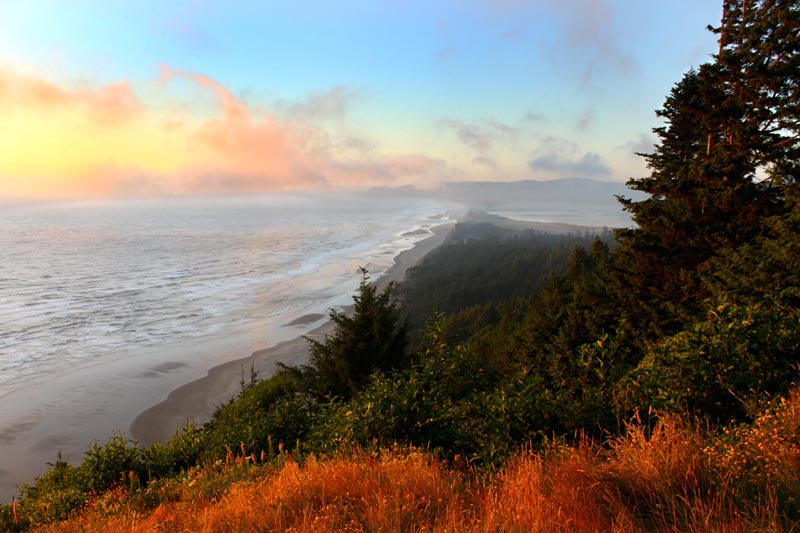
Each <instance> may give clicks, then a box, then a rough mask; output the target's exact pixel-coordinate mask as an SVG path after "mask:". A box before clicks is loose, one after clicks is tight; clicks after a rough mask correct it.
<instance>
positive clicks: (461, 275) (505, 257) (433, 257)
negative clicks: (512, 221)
mask: <svg viewBox="0 0 800 533" xmlns="http://www.w3.org/2000/svg"><path fill="white" fill-rule="evenodd" d="M486 226H487V224H485V223H483V224H475V223H466V224H465V223H460V224H458V225H456V228H455V229H454V230H453V233H452V235H451V237H450V238H449V239H448V242H447V243H446V244H445V245H443V246H441V247H440V248H438V249H436V250H433V251H432V252H431V253H429V254H428V255H427V256H425V258H424V259H423V260H422V261H421V262H420V263H419V264H418V265H416V266H415V267H413V268H411V269H409V270H408V272H407V274H406V282H405V283H403V284H402V285H401V287H400V293H401V296H402V301H403V305H404V307H405V309H406V310H407V312H408V314H409V316H410V322H411V326H412V328H413V329H415V330H419V329H422V328H423V327H424V325H425V321H426V320H427V318H428V317H430V316H431V315H432V314H433V313H434V312H442V313H446V314H448V315H450V317H451V318H450V319H448V320H447V322H449V325H448V330H454V331H455V332H457V333H459V334H460V338H466V337H469V336H470V335H471V334H474V333H475V332H477V331H479V330H480V329H481V328H482V327H483V326H486V325H489V324H493V323H496V322H497V321H498V320H499V319H500V317H501V316H502V315H503V314H504V312H505V311H504V307H503V306H504V305H512V306H515V307H519V300H520V299H527V298H529V297H530V296H531V295H532V294H534V293H535V292H536V291H538V290H540V289H541V288H542V287H543V286H545V285H546V284H547V283H548V282H549V281H550V279H551V278H552V276H553V275H560V274H561V273H563V272H564V271H565V270H566V265H567V261H568V260H569V257H570V254H571V253H572V251H573V250H574V249H575V248H576V247H578V248H589V247H590V246H591V245H592V242H593V241H594V240H595V239H596V237H595V236H594V235H566V236H565V235H552V234H546V233H540V232H536V231H516V232H515V231H512V230H508V229H506V230H504V231H502V233H500V234H499V235H495V234H494V233H493V232H491V231H489V230H487V229H486ZM488 226H490V227H492V228H496V227H495V226H491V225H488ZM496 229H498V230H499V228H496ZM602 238H603V239H604V240H605V241H606V242H608V241H609V240H610V234H605V235H603V236H602ZM515 301H516V302H515Z"/></svg>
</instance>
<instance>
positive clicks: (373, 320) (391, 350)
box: [288, 268, 408, 400]
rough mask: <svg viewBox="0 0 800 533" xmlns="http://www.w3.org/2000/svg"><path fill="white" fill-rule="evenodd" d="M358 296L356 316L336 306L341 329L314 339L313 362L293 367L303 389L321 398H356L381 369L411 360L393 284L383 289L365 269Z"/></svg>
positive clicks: (336, 320)
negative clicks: (372, 376)
mask: <svg viewBox="0 0 800 533" xmlns="http://www.w3.org/2000/svg"><path fill="white" fill-rule="evenodd" d="M361 272H362V275H363V277H362V280H361V285H360V286H359V289H358V294H357V295H356V296H354V297H353V301H354V302H355V306H354V308H353V312H352V315H348V314H346V313H340V312H338V311H336V310H331V312H330V318H331V320H332V321H333V322H334V323H335V324H336V332H335V333H334V334H333V335H330V336H326V337H325V340H324V342H319V341H316V340H314V339H308V341H309V342H310V344H311V361H310V364H309V365H307V366H303V367H300V368H289V369H288V370H289V371H290V372H292V373H293V374H294V375H295V377H297V378H299V380H300V383H301V387H302V388H303V389H304V391H305V392H306V393H308V394H309V395H311V396H312V397H313V398H315V399H317V400H327V399H331V398H337V399H340V400H347V399H350V398H351V397H352V396H353V395H354V394H355V393H356V392H358V391H359V390H361V389H362V388H363V387H364V385H365V384H366V382H367V378H368V377H369V376H370V374H372V373H373V372H375V371H378V370H380V371H384V372H387V371H391V370H393V369H396V368H398V367H400V366H401V365H402V364H403V362H404V358H405V354H406V345H407V337H408V328H407V326H406V324H405V322H404V321H402V320H401V318H400V311H399V309H398V307H397V305H396V303H395V302H394V300H392V291H393V289H394V285H393V284H391V283H390V284H389V285H388V286H387V287H386V288H385V289H384V290H383V291H378V289H377V288H376V287H375V285H373V284H371V283H369V276H367V271H366V269H364V268H362V269H361Z"/></svg>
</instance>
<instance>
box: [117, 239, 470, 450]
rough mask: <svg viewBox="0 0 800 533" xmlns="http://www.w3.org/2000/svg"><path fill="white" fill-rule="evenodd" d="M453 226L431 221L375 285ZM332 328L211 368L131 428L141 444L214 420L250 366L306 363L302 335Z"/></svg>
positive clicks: (391, 278)
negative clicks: (428, 231)
mask: <svg viewBox="0 0 800 533" xmlns="http://www.w3.org/2000/svg"><path fill="white" fill-rule="evenodd" d="M453 227H454V224H453V223H447V224H441V225H438V226H434V227H432V228H431V231H432V235H431V236H430V237H428V238H427V239H423V240H422V241H419V242H418V243H416V244H415V245H414V246H413V247H412V248H410V249H408V250H405V251H403V252H400V253H399V254H398V255H397V256H396V257H395V259H394V263H393V264H392V266H391V267H390V268H389V269H388V270H387V271H386V272H385V273H383V275H381V276H380V277H379V278H378V279H377V280H375V284H376V286H377V287H378V288H379V289H383V288H384V287H386V286H387V285H388V284H389V283H391V282H399V281H402V280H403V279H404V278H405V273H406V271H407V270H408V269H409V268H411V267H413V266H414V265H416V264H417V263H418V262H419V261H420V260H421V259H422V258H423V257H424V256H425V255H426V254H428V252H430V251H431V250H433V249H434V248H436V247H438V246H439V245H440V244H442V242H444V240H445V238H446V237H447V235H448V234H449V233H450V230H452V228H453ZM318 319H320V317H319V316H318V315H306V316H301V317H298V318H296V319H294V320H292V321H291V322H289V323H288V324H286V325H285V326H284V327H301V326H307V325H308V324H311V323H314V322H316V321H317V320H318ZM332 331H333V323H332V322H330V321H327V322H325V323H324V324H322V325H321V326H318V327H316V328H314V329H312V330H311V331H308V332H305V333H303V334H301V335H298V337H296V338H294V339H291V340H288V341H284V342H281V343H278V344H276V345H274V346H271V347H268V348H264V349H261V350H256V351H255V352H253V353H252V354H251V355H250V356H248V357H243V358H241V359H237V360H234V361H229V362H227V363H223V364H221V365H218V366H215V367H213V368H211V369H210V370H209V371H208V373H207V374H206V375H205V376H204V377H201V378H199V379H195V380H194V381H191V382H189V383H186V384H184V385H182V386H180V387H178V388H177V389H174V390H172V391H171V392H170V393H169V395H168V396H167V398H166V399H165V400H163V401H161V402H160V403H157V404H156V405H153V406H152V407H150V408H148V409H147V410H145V411H144V412H142V413H140V414H139V415H138V416H137V417H136V418H135V419H134V421H133V423H132V424H131V426H130V428H129V433H130V434H131V435H132V436H133V438H135V439H136V440H138V441H139V443H140V444H143V445H149V444H150V443H152V442H154V441H163V440H166V439H169V438H170V437H172V436H173V435H174V434H175V433H176V431H179V430H180V429H181V428H182V427H183V426H185V425H186V424H187V423H195V424H202V423H204V422H206V421H208V420H210V418H211V416H212V415H213V413H214V411H215V410H216V408H217V406H219V405H222V404H224V403H227V402H228V401H230V400H231V399H233V398H235V397H236V395H237V394H238V393H239V391H240V390H241V381H242V376H243V375H244V376H247V375H248V374H249V372H250V369H251V368H253V369H254V370H255V371H256V372H257V373H258V375H259V376H261V377H262V378H265V377H268V376H270V375H271V374H272V373H273V372H274V370H275V368H276V363H278V362H281V363H284V364H288V365H297V364H303V363H305V362H306V361H307V360H308V342H307V341H306V340H305V338H304V337H305V336H309V337H314V336H324V335H326V334H330V333H331V332H332ZM245 379H247V378H246V377H245Z"/></svg>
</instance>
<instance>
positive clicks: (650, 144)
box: [616, 133, 658, 157]
mask: <svg viewBox="0 0 800 533" xmlns="http://www.w3.org/2000/svg"><path fill="white" fill-rule="evenodd" d="M657 142H658V139H656V137H655V135H653V134H648V133H639V134H638V135H637V137H636V138H635V139H631V140H630V141H628V142H626V143H623V144H621V145H619V146H617V147H616V149H617V150H623V151H625V152H627V153H629V154H630V155H632V156H636V157H639V156H638V155H637V154H649V153H651V152H652V151H653V149H654V148H655V145H656V143H657Z"/></svg>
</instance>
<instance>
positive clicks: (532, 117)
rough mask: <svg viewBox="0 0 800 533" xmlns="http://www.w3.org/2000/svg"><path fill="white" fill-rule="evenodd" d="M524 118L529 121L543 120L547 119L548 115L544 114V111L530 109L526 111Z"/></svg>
mask: <svg viewBox="0 0 800 533" xmlns="http://www.w3.org/2000/svg"><path fill="white" fill-rule="evenodd" d="M523 118H524V119H525V120H526V121H528V122H543V121H545V120H547V117H546V116H545V115H544V113H538V112H534V111H528V112H527V113H525V116H524V117H523Z"/></svg>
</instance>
